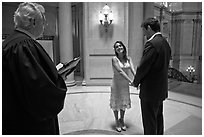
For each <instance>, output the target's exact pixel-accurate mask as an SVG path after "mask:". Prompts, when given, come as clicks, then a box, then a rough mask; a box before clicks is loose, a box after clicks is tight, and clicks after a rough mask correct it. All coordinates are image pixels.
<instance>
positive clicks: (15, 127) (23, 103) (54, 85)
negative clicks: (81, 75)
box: [2, 3, 67, 135]
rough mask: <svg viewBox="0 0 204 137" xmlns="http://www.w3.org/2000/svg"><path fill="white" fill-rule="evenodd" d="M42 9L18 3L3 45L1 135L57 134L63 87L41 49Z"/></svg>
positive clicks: (65, 89) (62, 105)
mask: <svg viewBox="0 0 204 137" xmlns="http://www.w3.org/2000/svg"><path fill="white" fill-rule="evenodd" d="M44 12H45V10H44V8H43V6H41V5H39V4H37V3H21V4H20V5H19V8H18V9H17V10H16V12H15V14H14V23H15V30H14V32H13V33H12V34H11V35H10V36H9V37H8V38H7V39H6V40H5V41H4V42H3V44H2V134H15V135H19V134H21V135H22V134H27V135H34V134H38V135H43V134H45V135H49V134H59V125H58V118H57V115H58V113H59V112H60V111H61V110H62V109H63V107H64V99H65V96H66V91H67V88H66V85H65V82H64V80H63V79H62V77H61V76H60V75H59V74H58V71H57V69H56V67H55V65H54V63H53V62H52V60H51V59H50V57H49V55H48V54H47V53H46V51H45V50H44V49H43V47H42V46H41V45H40V44H39V43H38V42H37V41H36V40H35V39H36V38H38V37H39V36H41V34H42V33H43V31H44V27H45V16H44Z"/></svg>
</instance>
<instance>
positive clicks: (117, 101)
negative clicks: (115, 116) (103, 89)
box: [110, 57, 131, 110]
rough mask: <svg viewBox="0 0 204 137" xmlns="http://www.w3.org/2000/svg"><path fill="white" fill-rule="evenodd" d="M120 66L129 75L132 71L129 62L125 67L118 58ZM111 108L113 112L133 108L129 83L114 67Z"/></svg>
mask: <svg viewBox="0 0 204 137" xmlns="http://www.w3.org/2000/svg"><path fill="white" fill-rule="evenodd" d="M114 58H116V59H117V60H118V63H119V66H120V67H121V68H122V70H123V71H124V72H125V73H126V74H127V73H128V71H129V70H130V63H129V62H128V61H127V62H126V63H125V64H124V65H123V64H122V63H121V62H120V60H119V59H118V58H117V57H114ZM110 107H111V109H112V110H120V109H122V110H125V109H126V108H127V109H129V108H131V100H130V92H129V83H128V81H127V80H126V79H125V78H124V77H123V76H122V75H121V74H120V73H119V72H118V71H117V70H116V69H115V67H113V79H112V84H111V96H110Z"/></svg>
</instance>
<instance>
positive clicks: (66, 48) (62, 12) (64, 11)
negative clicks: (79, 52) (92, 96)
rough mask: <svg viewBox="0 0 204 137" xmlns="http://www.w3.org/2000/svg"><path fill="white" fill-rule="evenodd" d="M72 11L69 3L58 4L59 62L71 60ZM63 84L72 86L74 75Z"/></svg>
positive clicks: (69, 76)
mask: <svg viewBox="0 0 204 137" xmlns="http://www.w3.org/2000/svg"><path fill="white" fill-rule="evenodd" d="M71 13H72V10H71V3H70V2H59V44H60V46H59V47H60V62H62V63H65V62H69V61H70V60H72V59H73V40H72V16H71V15H72V14H71ZM65 83H66V85H67V86H74V85H76V82H75V80H74V73H71V74H70V75H68V76H67V78H66V80H65Z"/></svg>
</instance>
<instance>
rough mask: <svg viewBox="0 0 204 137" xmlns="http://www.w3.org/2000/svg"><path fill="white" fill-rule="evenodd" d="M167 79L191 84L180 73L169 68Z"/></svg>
mask: <svg viewBox="0 0 204 137" xmlns="http://www.w3.org/2000/svg"><path fill="white" fill-rule="evenodd" d="M168 78H172V79H176V80H178V81H183V82H189V83H192V82H191V81H190V80H188V78H187V77H186V76H184V75H183V73H181V72H180V71H178V70H177V69H175V68H169V70H168Z"/></svg>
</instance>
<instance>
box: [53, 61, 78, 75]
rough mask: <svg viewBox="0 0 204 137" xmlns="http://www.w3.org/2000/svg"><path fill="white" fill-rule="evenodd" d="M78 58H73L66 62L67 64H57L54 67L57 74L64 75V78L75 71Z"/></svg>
mask: <svg viewBox="0 0 204 137" xmlns="http://www.w3.org/2000/svg"><path fill="white" fill-rule="evenodd" d="M80 59H81V58H80V57H77V58H74V59H73V60H71V61H69V62H67V63H64V64H63V63H59V64H58V65H57V66H56V67H57V70H58V73H59V74H60V75H63V74H65V75H66V76H67V75H69V74H71V73H72V72H73V71H75V70H76V66H77V64H78V63H79V61H80Z"/></svg>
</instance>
